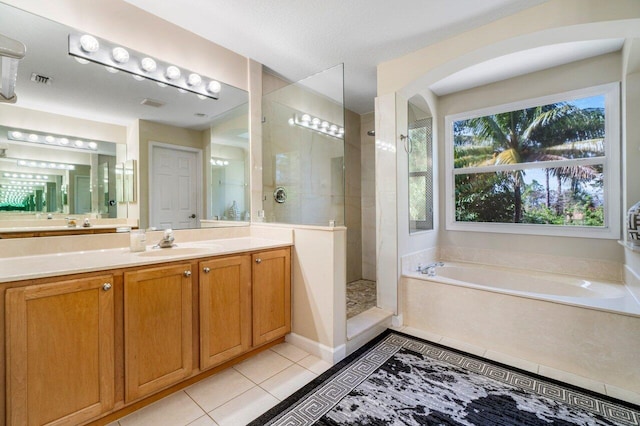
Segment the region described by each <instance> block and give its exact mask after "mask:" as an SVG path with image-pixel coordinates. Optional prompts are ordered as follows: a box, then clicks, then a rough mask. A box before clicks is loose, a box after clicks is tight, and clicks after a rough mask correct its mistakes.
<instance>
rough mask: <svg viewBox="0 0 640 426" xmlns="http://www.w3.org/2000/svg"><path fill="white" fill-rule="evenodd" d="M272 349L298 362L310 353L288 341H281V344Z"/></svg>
mask: <svg viewBox="0 0 640 426" xmlns="http://www.w3.org/2000/svg"><path fill="white" fill-rule="evenodd" d="M271 350H272V351H274V352H276V353H278V354H280V355H282V356H283V357H285V358H287V359H289V360H291V361H293V362H298V361H300V360H301V359H302V358H304V357H306V356H307V355H309V354H308V353H307V352H305V351H303V350H302V349H300V348H299V347H297V346H294V345H292V344H291V343H287V342H285V343H280V344H279V345H276V346H274V347H272V348H271Z"/></svg>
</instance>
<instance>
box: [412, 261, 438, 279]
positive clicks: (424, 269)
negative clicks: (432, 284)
mask: <svg viewBox="0 0 640 426" xmlns="http://www.w3.org/2000/svg"><path fill="white" fill-rule="evenodd" d="M438 266H444V263H443V262H433V263H430V264H428V265H427V266H418V272H420V273H422V274H425V275H426V276H428V277H435V276H436V268H437V267H438Z"/></svg>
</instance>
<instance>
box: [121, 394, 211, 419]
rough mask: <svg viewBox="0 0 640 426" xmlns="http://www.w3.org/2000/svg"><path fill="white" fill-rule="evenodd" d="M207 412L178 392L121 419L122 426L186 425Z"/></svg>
mask: <svg viewBox="0 0 640 426" xmlns="http://www.w3.org/2000/svg"><path fill="white" fill-rule="evenodd" d="M205 414H206V413H205V412H204V411H203V410H202V409H201V408H200V407H198V405H197V404H196V403H195V402H193V400H192V399H191V398H189V396H188V395H187V394H186V393H184V392H182V391H179V392H176V393H174V394H171V395H169V396H168V397H166V398H163V399H161V400H160V401H157V402H154V403H153V404H151V405H148V406H146V407H144V408H142V409H140V410H138V411H136V412H134V413H131V414H129V415H128V416H126V417H123V418H122V419H120V420H119V422H120V425H121V426H163V425H166V426H185V425H188V424H189V423H191V422H193V421H195V420H197V419H199V418H200V417H202V416H203V415H205Z"/></svg>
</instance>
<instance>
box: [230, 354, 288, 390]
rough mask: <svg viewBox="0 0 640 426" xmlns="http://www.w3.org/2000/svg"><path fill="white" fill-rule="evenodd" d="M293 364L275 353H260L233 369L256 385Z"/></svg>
mask: <svg viewBox="0 0 640 426" xmlns="http://www.w3.org/2000/svg"><path fill="white" fill-rule="evenodd" d="M292 364H293V362H291V361H289V360H288V359H287V358H285V357H283V356H282V355H278V354H277V353H275V352H273V351H264V352H260V353H259V354H258V355H255V356H252V357H251V358H249V359H247V360H244V361H242V362H241V363H240V364H237V365H235V366H234V367H233V368H235V369H236V370H238V371H239V372H240V373H242V374H244V375H245V376H246V377H247V378H248V379H249V380H251V381H253V382H254V383H256V384H258V383H262V382H264V381H265V380H267V379H268V378H269V377H271V376H275V375H276V374H277V373H279V372H281V371H282V370H284V369H285V368H287V367H289V366H291V365H292Z"/></svg>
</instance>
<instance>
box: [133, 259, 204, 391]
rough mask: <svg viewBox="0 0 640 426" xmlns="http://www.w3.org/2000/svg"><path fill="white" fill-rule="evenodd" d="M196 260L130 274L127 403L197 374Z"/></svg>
mask: <svg viewBox="0 0 640 426" xmlns="http://www.w3.org/2000/svg"><path fill="white" fill-rule="evenodd" d="M191 303H192V294H191V264H190V263H183V264H178V265H170V266H159V267H155V268H145V269H141V270H137V271H130V272H125V273H124V350H125V355H124V365H125V403H128V402H131V401H134V400H136V399H139V398H141V397H143V396H146V395H150V394H152V393H154V392H156V391H158V390H160V389H162V388H165V387H167V386H170V385H172V384H174V383H177V382H180V381H181V380H183V379H185V378H187V377H189V376H190V375H191V372H192V364H193V360H192V323H191V318H192V316H193V313H192V310H191Z"/></svg>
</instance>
